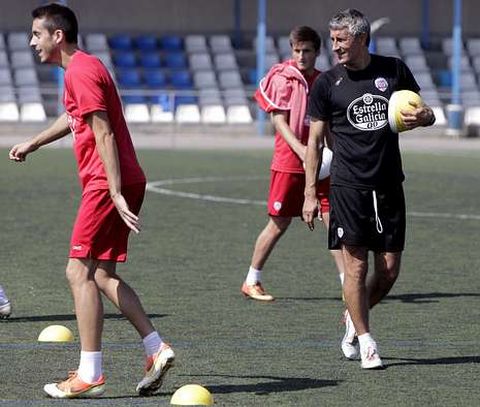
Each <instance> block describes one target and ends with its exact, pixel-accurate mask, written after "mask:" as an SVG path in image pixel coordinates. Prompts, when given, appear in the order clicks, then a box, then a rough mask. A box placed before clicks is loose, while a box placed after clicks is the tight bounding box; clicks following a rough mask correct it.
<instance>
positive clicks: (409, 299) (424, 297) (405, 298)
mask: <svg viewBox="0 0 480 407" xmlns="http://www.w3.org/2000/svg"><path fill="white" fill-rule="evenodd" d="M464 297H480V294H479V293H437V292H435V293H411V294H397V295H388V296H387V297H385V298H384V299H383V300H382V302H383V301H400V302H403V303H406V304H428V303H437V302H439V300H441V299H443V298H464ZM276 299H277V301H319V302H321V301H342V299H341V298H340V297H276Z"/></svg>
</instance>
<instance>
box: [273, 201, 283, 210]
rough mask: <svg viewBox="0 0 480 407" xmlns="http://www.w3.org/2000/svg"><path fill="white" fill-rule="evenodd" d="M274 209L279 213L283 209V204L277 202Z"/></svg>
mask: <svg viewBox="0 0 480 407" xmlns="http://www.w3.org/2000/svg"><path fill="white" fill-rule="evenodd" d="M273 209H275V210H276V211H279V210H280V209H282V203H281V202H280V201H275V202H274V203H273Z"/></svg>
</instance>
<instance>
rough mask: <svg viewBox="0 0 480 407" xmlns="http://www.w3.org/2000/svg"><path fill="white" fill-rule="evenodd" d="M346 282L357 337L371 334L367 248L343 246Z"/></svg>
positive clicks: (346, 292) (345, 286) (346, 299)
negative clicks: (367, 333) (367, 284)
mask: <svg viewBox="0 0 480 407" xmlns="http://www.w3.org/2000/svg"><path fill="white" fill-rule="evenodd" d="M342 253H343V262H344V265H345V282H344V284H343V292H344V294H345V302H346V304H347V309H348V312H349V313H350V316H351V318H352V321H353V324H354V326H355V330H356V332H357V335H362V334H364V333H366V332H369V330H370V327H369V324H368V300H367V288H366V282H365V280H366V276H367V271H368V251H367V249H366V248H365V247H355V246H343V248H342Z"/></svg>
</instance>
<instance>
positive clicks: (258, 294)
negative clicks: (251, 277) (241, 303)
mask: <svg viewBox="0 0 480 407" xmlns="http://www.w3.org/2000/svg"><path fill="white" fill-rule="evenodd" d="M241 291H242V294H243V295H244V296H245V297H246V298H251V299H252V300H257V301H273V300H274V299H275V298H273V296H272V295H270V294H267V293H266V292H265V290H264V288H263V287H262V283H260V282H259V281H257V282H256V283H255V284H253V285H248V284H247V283H246V282H245V283H243V285H242V289H241Z"/></svg>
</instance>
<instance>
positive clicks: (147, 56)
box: [139, 51, 162, 68]
mask: <svg viewBox="0 0 480 407" xmlns="http://www.w3.org/2000/svg"><path fill="white" fill-rule="evenodd" d="M139 62H140V65H141V66H142V67H143V68H160V67H161V66H162V60H161V58H160V54H159V53H158V52H152V51H148V52H143V53H141V54H140V56H139Z"/></svg>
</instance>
